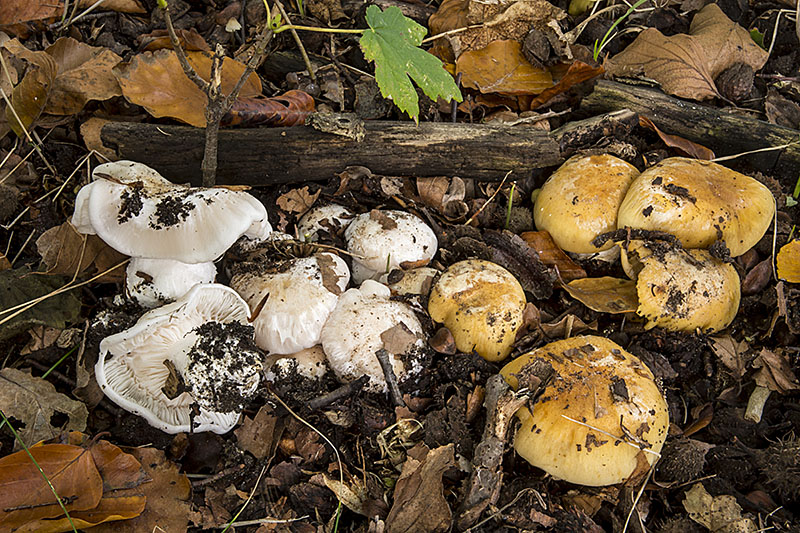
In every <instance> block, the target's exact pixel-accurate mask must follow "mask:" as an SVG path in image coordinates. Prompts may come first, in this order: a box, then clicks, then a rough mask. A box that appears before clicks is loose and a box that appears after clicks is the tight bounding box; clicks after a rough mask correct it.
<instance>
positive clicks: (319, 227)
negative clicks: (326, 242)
mask: <svg viewBox="0 0 800 533" xmlns="http://www.w3.org/2000/svg"><path fill="white" fill-rule="evenodd" d="M353 216H354V215H353V213H352V211H350V210H349V209H347V208H346V207H344V206H341V205H338V204H328V205H322V206H318V207H312V208H311V209H309V210H308V212H306V214H304V215H303V216H302V217H300V220H299V221H298V222H297V233H298V235H299V238H300V239H301V240H305V241H309V242H317V240H318V239H319V236H318V233H319V232H320V231H324V232H327V233H329V234H331V235H336V234H339V232H340V231H342V230H344V229H345V228H346V227H347V226H349V225H350V222H351V221H352V220H353Z"/></svg>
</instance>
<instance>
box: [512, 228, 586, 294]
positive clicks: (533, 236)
mask: <svg viewBox="0 0 800 533" xmlns="http://www.w3.org/2000/svg"><path fill="white" fill-rule="evenodd" d="M520 237H521V238H522V240H524V241H525V243H526V244H527V245H528V246H530V247H531V248H533V250H534V251H535V252H536V253H537V254H539V259H540V260H541V261H542V263H544V264H545V265H547V266H551V267H555V268H556V269H557V270H558V275H559V276H561V279H562V280H563V281H564V282H565V283H568V282H570V281H572V280H574V279H578V278H585V277H586V271H585V270H583V268H581V266H580V265H578V264H577V263H575V261H573V260H572V259H570V257H569V256H568V255H567V254H566V253H565V252H564V250H562V249H561V248H559V246H558V245H557V244H556V243H555V241H553V237H552V236H550V233H549V232H547V231H525V232H523V233H521V234H520Z"/></svg>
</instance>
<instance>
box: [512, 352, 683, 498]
mask: <svg viewBox="0 0 800 533" xmlns="http://www.w3.org/2000/svg"><path fill="white" fill-rule="evenodd" d="M536 359H543V360H544V361H546V362H548V363H550V365H551V366H552V367H553V370H554V374H553V378H552V379H551V380H550V382H549V383H548V384H547V385H546V387H545V389H544V391H543V392H542V394H541V395H540V396H539V397H538V399H537V400H536V402H535V404H534V405H533V413H531V412H530V411H529V410H528V408H527V407H523V408H521V409H520V410H519V411H517V417H519V419H520V421H521V422H522V425H521V427H520V428H519V429H518V430H517V434H516V437H515V439H514V448H515V449H516V451H517V453H518V454H520V455H521V456H522V457H523V458H524V459H525V460H527V461H528V462H529V463H531V464H532V465H534V466H536V467H538V468H541V469H542V470H544V471H546V472H547V473H549V474H551V475H552V476H554V477H557V478H560V479H563V480H565V481H569V482H570V483H577V484H580V485H588V486H594V487H599V486H604V485H613V484H616V483H621V482H623V481H625V480H626V479H628V478H629V477H631V475H632V474H634V473H640V472H641V471H642V468H647V467H648V466H649V465H652V464H654V463H655V462H656V460H657V459H658V458H659V453H660V451H661V447H662V446H663V444H664V440H666V438H667V429H668V427H669V414H668V411H667V403H666V401H665V400H664V397H663V396H662V394H661V392H660V391H659V390H658V387H657V386H656V383H655V381H654V380H653V374H652V373H651V372H650V370H649V369H648V368H647V367H646V366H645V365H644V364H642V362H641V361H640V360H639V359H637V358H636V357H635V356H633V355H632V354H630V353H628V352H626V351H625V350H623V349H622V348H621V347H620V346H618V345H617V344H615V343H614V342H612V341H610V340H608V339H605V338H602V337H596V336H583V337H572V338H570V339H565V340H561V341H556V342H551V343H550V344H547V345H545V346H542V347H541V348H539V349H537V350H533V351H532V352H529V353H527V354H524V355H522V356H520V357H518V358H516V359H514V360H513V361H511V362H510V363H509V364H507V365H506V366H505V367H503V369H502V370H501V371H500V373H501V374H502V375H503V377H504V378H505V379H506V381H507V382H508V384H509V385H510V386H511V387H512V388H514V389H517V388H518V387H520V386H525V381H524V379H523V378H524V375H525V367H526V365H528V364H529V363H531V362H533V361H534V360H536ZM520 381H521V382H522V383H520ZM644 461H647V462H646V463H645V462H644Z"/></svg>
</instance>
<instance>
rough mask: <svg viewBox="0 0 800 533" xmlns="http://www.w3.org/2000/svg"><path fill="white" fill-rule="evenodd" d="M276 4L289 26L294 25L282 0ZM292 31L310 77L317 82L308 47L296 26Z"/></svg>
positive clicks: (278, 0)
mask: <svg viewBox="0 0 800 533" xmlns="http://www.w3.org/2000/svg"><path fill="white" fill-rule="evenodd" d="M275 5H276V6H278V10H279V11H280V12H281V16H282V17H283V18H284V20H286V24H288V25H289V26H291V25H292V21H291V20H289V14H288V13H286V10H285V9H284V8H283V4H282V3H281V1H280V0H275ZM289 31H291V32H292V37H293V38H294V42H295V43H296V44H297V48H298V49H299V50H300V55H301V56H302V57H303V63H305V64H306V70H307V71H308V77H309V78H311V81H313V82H314V83H316V82H317V76H316V75H315V74H314V68H313V67H312V66H311V60H310V59H309V58H308V54H307V53H306V48H305V47H304V46H303V41H301V40H300V35H298V34H297V30H295V29H294V28H290V30H289Z"/></svg>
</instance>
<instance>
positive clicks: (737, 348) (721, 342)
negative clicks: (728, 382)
mask: <svg viewBox="0 0 800 533" xmlns="http://www.w3.org/2000/svg"><path fill="white" fill-rule="evenodd" d="M708 345H709V346H711V350H712V351H713V352H714V355H716V356H717V358H719V360H720V362H721V363H722V364H723V365H725V368H727V369H728V370H730V371H731V374H733V377H734V378H736V379H739V378H741V377H743V376H744V373H745V364H744V363H745V361H744V354H745V353H746V352H747V351H748V350H749V349H750V345H749V344H747V341H744V340H743V341H737V340H735V339H734V338H733V337H731V336H730V335H724V336H718V337H711V338H710V339H708Z"/></svg>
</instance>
